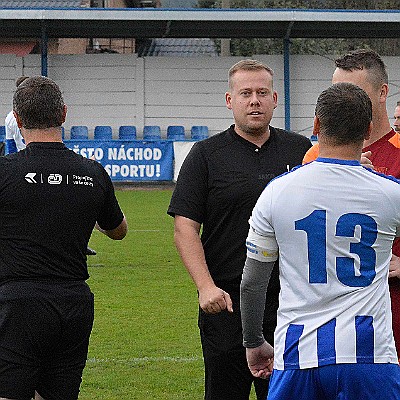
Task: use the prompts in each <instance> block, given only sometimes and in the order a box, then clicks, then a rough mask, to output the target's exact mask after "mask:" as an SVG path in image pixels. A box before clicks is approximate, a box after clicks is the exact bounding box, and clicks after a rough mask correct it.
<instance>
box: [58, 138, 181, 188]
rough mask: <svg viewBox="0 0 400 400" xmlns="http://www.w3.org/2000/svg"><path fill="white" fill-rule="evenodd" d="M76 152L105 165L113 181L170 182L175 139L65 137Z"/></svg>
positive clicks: (69, 146) (66, 142)
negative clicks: (132, 139)
mask: <svg viewBox="0 0 400 400" xmlns="http://www.w3.org/2000/svg"><path fill="white" fill-rule="evenodd" d="M64 143H65V145H66V146H67V147H68V148H69V149H71V150H73V151H74V152H75V153H78V154H81V155H82V156H84V157H87V158H92V159H95V160H96V161H98V162H99V163H101V164H102V165H103V167H104V168H105V170H106V171H107V172H108V174H109V175H110V177H111V179H112V180H113V181H171V180H172V179H173V155H174V149H173V142H171V141H167V140H155V141H141V140H137V141H136V140H135V141H126V140H105V141H103V140H94V139H89V140H65V141H64Z"/></svg>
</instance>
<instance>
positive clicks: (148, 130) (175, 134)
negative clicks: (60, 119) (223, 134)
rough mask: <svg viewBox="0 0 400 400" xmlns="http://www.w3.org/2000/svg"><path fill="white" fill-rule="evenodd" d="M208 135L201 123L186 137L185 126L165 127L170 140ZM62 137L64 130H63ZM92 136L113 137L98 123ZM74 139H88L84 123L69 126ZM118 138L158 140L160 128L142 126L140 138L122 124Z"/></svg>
mask: <svg viewBox="0 0 400 400" xmlns="http://www.w3.org/2000/svg"><path fill="white" fill-rule="evenodd" d="M208 135H209V133H208V127H207V126H203V125H194V126H192V128H191V130H190V137H186V132H185V127H184V126H181V125H171V126H168V127H167V136H166V137H167V139H170V140H186V139H191V140H202V139H205V138H207V137H208ZM63 137H64V131H63ZM93 138H94V139H95V140H112V139H113V138H114V135H113V131H112V128H111V126H107V125H99V126H96V127H95V128H94V134H93ZM65 139H74V140H77V139H78V140H85V139H89V129H88V127H87V126H85V125H75V126H71V130H70V135H69V138H68V137H65ZM118 139H120V140H136V139H139V140H160V139H162V136H161V128H160V127H159V126H158V125H146V126H144V127H143V135H142V138H138V137H137V130H136V126H133V125H124V126H120V127H119V129H118ZM4 141H5V127H4V126H0V142H4Z"/></svg>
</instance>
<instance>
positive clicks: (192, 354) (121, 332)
mask: <svg viewBox="0 0 400 400" xmlns="http://www.w3.org/2000/svg"><path fill="white" fill-rule="evenodd" d="M117 196H118V199H119V201H120V204H121V207H122V209H123V210H124V212H125V215H126V217H127V220H128V224H129V233H128V235H127V237H126V238H125V239H124V240H122V241H112V240H110V239H108V238H107V237H105V236H104V235H102V234H101V233H100V232H98V231H94V232H93V235H92V238H91V241H90V246H91V247H93V248H94V249H95V250H96V251H97V254H98V255H96V256H91V257H89V261H88V263H89V273H90V276H91V277H90V279H89V281H88V283H89V285H90V287H91V289H92V291H93V293H94V294H95V323H94V328H93V332H92V336H91V341H90V347H89V355H88V362H87V365H86V368H85V370H84V374H83V382H82V385H81V393H80V397H79V398H80V399H81V400H96V399H108V400H112V399H115V400H116V399H118V400H124V399H127V400H128V399H129V400H132V399H138V400H149V399H162V400H169V399H191V400H200V399H202V398H203V361H202V357H201V347H200V340H199V335H198V329H197V295H196V290H195V287H194V285H193V283H192V282H191V280H190V278H189V276H188V274H187V272H186V271H185V269H184V267H183V266H182V263H181V261H180V259H179V256H178V254H177V252H176V249H175V246H174V244H173V220H172V218H171V217H169V216H167V214H166V210H167V207H168V204H169V200H170V197H171V191H170V190H132V191H117Z"/></svg>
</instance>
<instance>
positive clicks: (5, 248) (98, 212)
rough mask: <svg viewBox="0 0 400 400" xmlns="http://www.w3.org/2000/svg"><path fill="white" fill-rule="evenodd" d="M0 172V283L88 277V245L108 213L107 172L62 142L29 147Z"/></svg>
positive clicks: (6, 159)
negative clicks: (96, 227)
mask: <svg viewBox="0 0 400 400" xmlns="http://www.w3.org/2000/svg"><path fill="white" fill-rule="evenodd" d="M0 168H1V170H2V174H1V176H0V255H1V257H0V282H2V281H5V280H15V279H27V278H30V279H58V280H85V279H87V277H88V274H87V267H86V255H85V253H86V246H87V242H88V240H89V238H90V235H91V232H92V230H93V227H94V225H95V222H96V221H101V220H102V219H103V220H104V218H105V217H104V214H106V212H109V211H108V210H104V207H105V205H107V204H108V203H107V201H108V199H109V198H110V196H109V194H110V190H111V187H112V186H111V183H109V179H108V177H107V173H106V172H105V170H104V169H103V168H102V167H101V165H100V164H99V163H97V162H95V161H92V160H88V159H85V158H83V157H82V156H80V155H77V154H75V153H74V152H72V151H71V150H69V149H67V148H66V147H65V145H64V144H63V143H31V144H30V145H29V146H28V147H27V148H26V149H25V150H22V151H20V152H18V153H14V154H10V155H8V156H6V157H4V158H1V160H0ZM110 186H111V187H110ZM106 217H107V218H108V216H107V215H106ZM104 226H107V223H106V222H105V223H104Z"/></svg>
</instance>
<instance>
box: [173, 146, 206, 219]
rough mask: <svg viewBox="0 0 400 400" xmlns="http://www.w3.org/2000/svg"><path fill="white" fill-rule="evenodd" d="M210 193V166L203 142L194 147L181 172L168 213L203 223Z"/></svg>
mask: <svg viewBox="0 0 400 400" xmlns="http://www.w3.org/2000/svg"><path fill="white" fill-rule="evenodd" d="M207 193H208V165H207V157H206V155H205V151H204V149H203V147H202V143H201V142H197V143H195V144H194V145H193V147H192V149H191V150H190V152H189V154H188V155H187V157H186V158H185V161H184V162H183V164H182V167H181V169H180V171H179V175H178V179H177V182H176V186H175V190H174V192H173V194H172V198H171V202H170V205H169V207H168V211H167V213H168V214H169V215H171V216H173V217H174V216H175V215H181V216H183V217H186V218H189V219H192V220H193V221H196V222H199V223H202V222H203V221H204V217H205V210H206V205H207Z"/></svg>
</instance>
